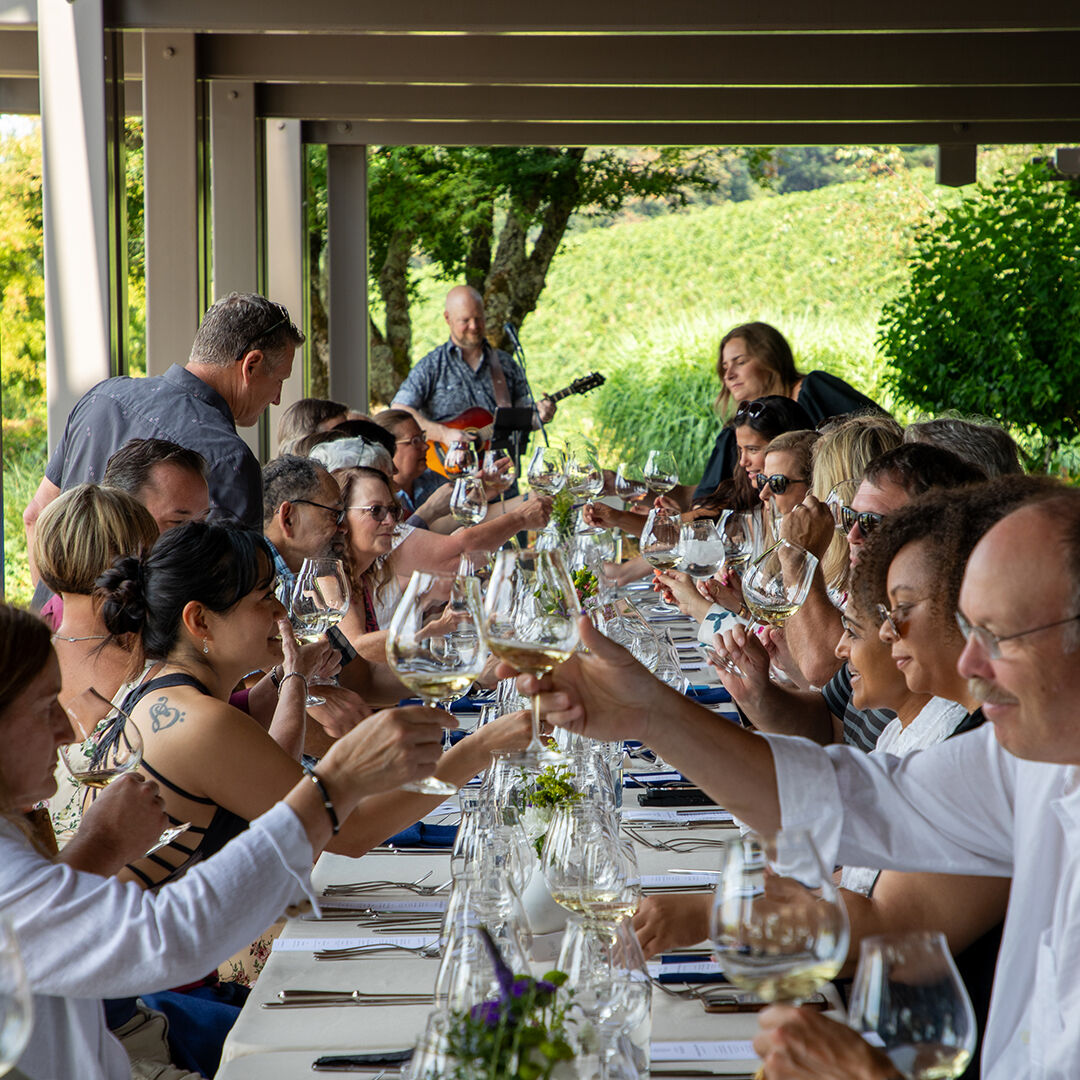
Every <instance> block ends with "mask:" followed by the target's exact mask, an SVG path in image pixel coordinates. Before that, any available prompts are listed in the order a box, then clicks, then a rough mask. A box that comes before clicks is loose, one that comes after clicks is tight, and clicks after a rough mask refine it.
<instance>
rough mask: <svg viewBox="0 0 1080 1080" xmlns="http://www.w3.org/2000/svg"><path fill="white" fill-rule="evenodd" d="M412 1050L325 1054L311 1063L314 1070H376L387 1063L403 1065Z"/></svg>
mask: <svg viewBox="0 0 1080 1080" xmlns="http://www.w3.org/2000/svg"><path fill="white" fill-rule="evenodd" d="M412 1056H413V1052H412V1050H388V1051H386V1052H385V1053H383V1054H327V1055H325V1056H324V1057H320V1058H316V1059H315V1061H314V1062H313V1063H312V1066H311V1067H312V1069H314V1070H315V1072H377V1071H378V1070H380V1069H382V1068H384V1067H385V1066H387V1065H403V1064H405V1062H406V1061H409V1060H410V1059H411V1058H412Z"/></svg>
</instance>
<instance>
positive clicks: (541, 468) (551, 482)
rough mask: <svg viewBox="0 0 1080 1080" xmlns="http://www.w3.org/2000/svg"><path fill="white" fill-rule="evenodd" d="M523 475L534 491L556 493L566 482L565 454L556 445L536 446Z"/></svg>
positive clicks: (545, 493) (548, 493)
mask: <svg viewBox="0 0 1080 1080" xmlns="http://www.w3.org/2000/svg"><path fill="white" fill-rule="evenodd" d="M525 476H526V478H527V479H528V481H529V487H531V488H532V489H533V490H534V491H539V492H540V493H541V494H542V495H558V494H559V492H560V491H562V489H563V486H564V485H565V483H566V455H565V454H564V453H563V452H562V451H561V450H560V449H559V448H558V447H557V446H538V447H537V448H536V449H535V450H534V451H533V455H532V457H531V458H530V459H529V468H528V470H527V471H526V473H525Z"/></svg>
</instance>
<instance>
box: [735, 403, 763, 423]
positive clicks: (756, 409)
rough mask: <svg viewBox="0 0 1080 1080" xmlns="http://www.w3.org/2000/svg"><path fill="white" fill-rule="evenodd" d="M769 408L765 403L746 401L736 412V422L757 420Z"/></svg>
mask: <svg viewBox="0 0 1080 1080" xmlns="http://www.w3.org/2000/svg"><path fill="white" fill-rule="evenodd" d="M768 407H769V406H768V405H766V404H765V402H764V401H744V402H743V403H742V404H741V405H740V406H739V407H738V408H737V409H736V410H735V420H736V421H739V420H743V419H746V420H756V419H757V418H758V417H759V416H761V414H762V413H763V412H765V410H766V409H768Z"/></svg>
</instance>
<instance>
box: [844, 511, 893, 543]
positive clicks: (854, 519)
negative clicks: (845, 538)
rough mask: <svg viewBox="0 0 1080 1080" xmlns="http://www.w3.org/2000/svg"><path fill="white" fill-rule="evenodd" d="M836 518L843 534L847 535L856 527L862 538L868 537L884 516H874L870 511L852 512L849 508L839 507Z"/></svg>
mask: <svg viewBox="0 0 1080 1080" xmlns="http://www.w3.org/2000/svg"><path fill="white" fill-rule="evenodd" d="M836 514H837V518H838V520H839V522H840V526H841V528H843V530H844V532H846V533H849V532H851V530H852V529H853V528H854V527H855V526H856V525H858V526H859V532H861V533H862V534H863V536H864V537H865V536H869V535H870V534H871V533H872V532H873V531H874V530H875V529H876V528H877V527H878V526H879V525H880V524H881V522H882V519H883V517H884V514H875V513H874V512H873V511H872V510H861V511H860V510H852V509H851V507H850V506H840V507H838V508H837V511H836Z"/></svg>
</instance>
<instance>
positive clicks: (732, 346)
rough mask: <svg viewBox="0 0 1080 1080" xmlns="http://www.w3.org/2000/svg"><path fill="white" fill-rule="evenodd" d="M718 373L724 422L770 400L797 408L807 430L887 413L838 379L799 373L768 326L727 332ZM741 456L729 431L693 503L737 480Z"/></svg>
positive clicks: (755, 324) (721, 438)
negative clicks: (753, 404)
mask: <svg viewBox="0 0 1080 1080" xmlns="http://www.w3.org/2000/svg"><path fill="white" fill-rule="evenodd" d="M716 372H717V375H719V377H720V392H719V393H718V394H717V396H716V402H715V405H714V407H715V409H716V411H717V412H718V413H719V414H720V416H724V417H727V416H731V415H732V414H733V413H734V412H735V411H736V410H737V409H738V408H739V406H741V405H743V404H744V403H747V402H752V401H755V400H757V399H759V398H762V397H764V396H766V395H775V396H780V397H785V398H789V399H790V400H792V401H796V402H798V404H799V405H800V406H801V407H802V410H803V412H804V413H806V415H807V417H808V422H806V423H802V424H799V425H796V426H798V427H804V428H812V427H815V426H816V425H817V424H819V423H820V422H821V421H822V420H825V419H828V418H829V417H831V416H841V415H844V414H846V413H862V412H877V413H880V412H884V410H883V409H881V408H880V406H878V405H877V404H875V402H873V401H871V400H870V398H868V397H866V395H865V394H861V393H859V391H858V390H856V389H855V388H854V387H853V386H849V385H848V384H847V383H846V382H844V380H843V379H838V378H837V377H836V376H835V375H830V374H829V373H828V372H825V371H810V372H805V373H804V372H801V371H799V369H798V368H797V367H796V366H795V358H794V356H793V355H792V352H791V346H790V345H789V344H788V342H787V340H786V339H785V338H784V335H783V334H781V333H780V331H779V330H777V329H776V327H774V326H770V325H769V324H768V323H763V322H749V323H743V324H742V325H741V326H736V327H734V328H733V329H731V330H729V331H728V332H727V333H726V334H725V335H724V338H723V340H722V341H721V342H720V352H719V355H718V357H717V365H716ZM789 430H790V429H789ZM778 434H779V433H778ZM739 453H740V452H739V450H738V449H737V448H736V441H735V436H734V432H733V431H732V429H731V428H730V427H729V426H725V427H724V429H723V430H722V431H721V432H720V434H719V436H718V437H717V440H716V445H715V446H714V447H713V452H712V455H711V456H710V458H709V462H708V464H707V465H706V466H705V472H704V474H703V475H702V478H701V483H700V484H698V487H697V490H696V491H695V492H694V502H695V503H696V502H698V501H700V500H702V499H704V498H706V497H707V496H709V495H711V494H712V493H713V492H714V491H715V490H716V489H717V487H718V486H719V485H720V483H721V482H722V481H724V480H727V479H729V478H731V477H732V476H733V475H734V474H735V470H736V467H737V466H738V464H739Z"/></svg>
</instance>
